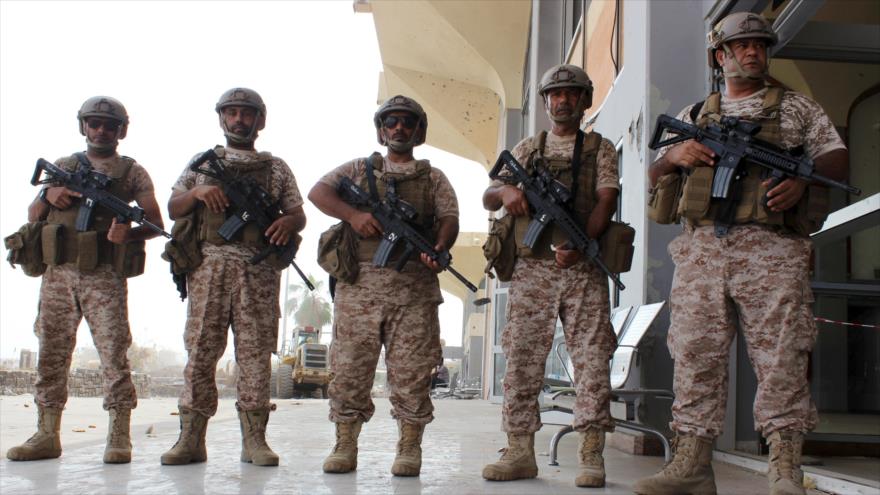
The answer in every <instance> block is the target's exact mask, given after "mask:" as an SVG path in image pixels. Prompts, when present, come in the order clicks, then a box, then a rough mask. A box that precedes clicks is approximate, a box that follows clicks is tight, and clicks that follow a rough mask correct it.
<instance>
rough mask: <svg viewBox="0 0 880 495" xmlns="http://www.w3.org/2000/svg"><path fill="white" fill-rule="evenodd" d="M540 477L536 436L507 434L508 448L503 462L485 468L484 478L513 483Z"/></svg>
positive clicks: (532, 434)
mask: <svg viewBox="0 0 880 495" xmlns="http://www.w3.org/2000/svg"><path fill="white" fill-rule="evenodd" d="M536 476H538V464H537V463H536V462H535V434H534V433H525V434H515V433H508V434H507V448H506V449H504V454H503V455H502V456H501V460H499V461H498V462H496V463H493V464H487V465H486V466H485V467H484V468H483V478H486V479H487V480H490V481H511V480H518V479H523V478H534V477H536Z"/></svg>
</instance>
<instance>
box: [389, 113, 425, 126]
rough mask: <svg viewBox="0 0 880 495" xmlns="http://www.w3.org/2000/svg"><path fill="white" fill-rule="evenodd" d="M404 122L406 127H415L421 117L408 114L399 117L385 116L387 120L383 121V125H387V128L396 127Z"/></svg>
mask: <svg viewBox="0 0 880 495" xmlns="http://www.w3.org/2000/svg"><path fill="white" fill-rule="evenodd" d="M398 122H399V123H401V124H403V127H404V129H415V128H416V126H417V125H418V124H419V119H417V118H416V117H412V116H409V115H407V116H406V117H397V116H394V115H390V116H388V117H385V120H383V121H382V125H384V126H385V128H386V129H394V128H395V127H397V123H398Z"/></svg>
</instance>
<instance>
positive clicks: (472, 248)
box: [355, 0, 880, 456]
mask: <svg viewBox="0 0 880 495" xmlns="http://www.w3.org/2000/svg"><path fill="white" fill-rule="evenodd" d="M355 8H356V10H361V11H371V12H372V14H373V16H374V19H375V22H376V29H377V35H378V38H379V43H380V49H381V52H382V59H383V63H384V70H385V72H384V74H383V75H382V76H381V82H380V88H382V89H381V90H380V93H382V92H383V91H384V94H380V95H379V96H380V99H381V97H382V96H384V95H386V94H394V93H397V92H403V93H408V94H411V95H413V96H414V97H416V98H417V99H418V100H419V101H422V102H426V107H427V109H428V112H429V113H430V114H431V116H432V119H433V120H432V127H434V126H435V123H434V122H437V119H436V118H435V115H438V116H439V119H440V121H441V124H439V125H437V126H436V127H434V129H431V130H429V134H428V140H427V142H428V144H430V145H433V146H436V147H439V148H443V149H446V150H447V151H451V152H453V153H456V154H458V155H460V156H463V157H465V158H469V159H471V160H474V161H475V162H477V163H478V164H480V165H482V166H483V167H484V168H486V170H488V169H489V168H490V167H491V166H492V164H494V158H495V157H496V156H497V154H498V152H500V151H501V150H503V149H510V148H512V147H513V145H514V144H516V143H517V142H518V141H519V140H520V139H522V138H523V137H525V136H528V135H532V134H534V133H535V132H537V131H539V130H541V129H547V128H549V122H548V120H547V117H546V115H545V112H544V109H543V106H542V105H543V102H542V101H541V98H540V97H539V96H537V95H536V87H537V83H538V80H539V78H540V77H541V75H542V74H543V72H544V71H545V70H546V69H547V68H549V67H551V66H553V65H555V64H558V63H562V62H567V63H572V64H575V65H578V66H581V67H584V68H585V69H586V70H587V72H588V74H589V75H590V77H591V78H592V80H593V82H594V86H595V94H594V98H593V107H592V108H591V109H589V110H588V111H587V117H586V119H585V122H584V127H589V128H591V129H593V130H595V131H597V132H599V133H601V134H602V135H603V136H604V137H606V138H608V139H610V140H611V141H612V142H613V143H615V144H616V145H617V149H618V153H619V156H620V185H621V195H620V203H619V209H618V210H619V211H618V218H619V219H621V220H623V221H625V222H627V223H630V224H631V225H632V226H634V227H635V229H636V232H637V234H636V242H635V256H634V260H633V265H632V269H631V271H630V272H628V273H626V274H623V275H622V281H623V282H624V284H625V285H626V287H627V288H626V290H625V291H623V292H618V291H614V290H613V287H612V305H613V306H615V307H625V306H638V305H644V304H650V303H655V302H661V301H665V300H666V299H667V298H668V295H669V289H670V285H671V280H672V272H673V266H672V262H671V260H670V258H669V255H668V254H667V251H666V246H667V244H668V243H669V242H670V241H671V240H672V239H673V238H674V237H675V236H676V235H677V234H678V233H679V232H680V229H681V227H679V226H675V225H672V226H664V225H658V224H654V223H652V222H650V221H649V220H648V219H647V216H646V206H645V205H646V199H647V189H648V185H647V176H646V170H647V167H648V165H649V164H650V163H651V162H652V161H653V159H654V157H655V152H653V151H651V150H649V149H648V148H647V144H648V142H649V140H650V138H651V134H652V132H653V128H654V122H655V121H656V119H657V117H658V116H659V115H661V114H670V115H673V116H674V115H675V114H677V113H678V112H679V111H680V110H681V109H682V108H683V107H685V106H686V105H688V104H691V103H694V102H696V101H700V100H703V99H705V98H706V96H707V95H708V94H709V92H710V91H712V90H715V89H718V88H719V84H720V83H721V81H720V80H719V79H717V78H715V77H714V76H713V74H712V72H711V71H710V69H709V67H708V65H707V54H706V32H707V31H708V30H709V28H710V26H712V25H713V24H714V23H715V22H716V21H717V20H719V19H721V18H722V17H724V16H725V15H727V14H729V13H732V12H737V11H752V12H759V13H762V14H764V15H765V16H766V17H767V18H768V19H771V20H772V21H773V26H774V30H775V31H776V32H777V33H778V35H779V40H780V41H779V43H778V45H776V46H775V47H773V53H772V55H773V58H772V61H771V64H770V75H771V77H772V78H773V79H775V80H776V81H777V82H778V83H780V84H783V85H785V86H787V87H790V88H792V89H794V90H797V91H800V92H802V93H805V94H806V95H808V96H810V97H811V98H813V99H814V100H816V101H817V102H818V103H820V104H821V105H822V106H823V108H825V110H826V111H827V112H828V114H829V116H830V117H831V119H832V120H833V122H834V124H835V126H836V127H837V129H838V131H839V133H840V135H841V136H842V137H843V138H844V141H845V142H846V143H847V146H848V147H849V151H850V177H849V183H850V184H852V185H854V186H856V187H859V188H860V189H861V190H862V194H861V195H860V196H853V195H849V194H847V193H845V192H842V191H832V210H833V212H832V214H831V215H830V216H829V218H828V220H827V221H826V223H825V226H824V228H823V230H822V231H820V232H818V233H817V234H815V235H814V236H813V239H814V244H815V253H814V257H813V260H812V266H811V272H812V286H813V292H814V294H815V299H816V302H815V306H814V312H815V315H816V316H817V317H818V318H821V320H819V337H818V340H817V343H816V346H815V349H814V351H813V355H812V358H811V359H812V361H811V371H810V372H811V384H812V393H813V398H814V400H815V401H816V404H817V406H818V408H819V411H820V418H821V424H820V426H819V427H818V429H817V430H816V431H815V432H813V433H812V434H810V435H809V436H808V451H810V449H811V448H812V449H813V451H816V452H819V451H821V452H824V453H839V454H853V453H855V454H858V455H873V456H877V455H880V158H878V157H880V150H878V146H880V9H878V8H877V6H876V3H875V2H873V1H870V0H866V1H848V2H846V8H841V6H840V2H834V1H805V0H664V1H663V2H647V1H629V0H626V1H624V0H592V1H589V0H587V1H581V0H559V1H538V0H533V1H530V2H526V1H507V2H506V1H498V2H494V1H490V2H463V1H421V2H415V1H414V2H400V3H397V2H387V1H375V0H373V1H369V2H367V1H358V2H355ZM401 20H403V22H396V23H394V24H392V21H401ZM392 27H393V29H392ZM413 37H418V38H419V39H420V40H421V38H423V37H427V39H425V40H421V41H419V42H418V43H413V42H412V39H413ZM407 41H409V42H408V43H407ZM438 84H439V85H440V86H442V87H439V88H438ZM480 235H482V234H479V233H473V234H470V233H468V234H463V237H464V238H465V239H466V242H465V243H464V245H462V246H460V247H457V248H456V249H458V251H457V252H456V253H455V256H456V263H459V260H461V259H465V258H468V259H473V258H474V257H476V258H477V259H478V260H479V259H480V257H481V252H480V251H479V249H478V241H479V239H480V237H479V236H480ZM468 239H470V240H469V241H468ZM479 265H480V263H477V262H473V266H479ZM470 274H471V275H472V276H473V279H476V278H478V277H479V276H480V272H477V271H472V272H471V273H470ZM452 285H453V284H446V286H452ZM480 287H481V291H480V293H478V294H477V295H476V296H465V295H462V297H463V300H465V303H466V304H465V315H464V321H463V339H462V341H463V347H464V351H465V359H464V361H465V363H464V364H463V367H462V376H463V377H466V378H467V379H468V380H469V381H470V383H471V385H473V384H475V383H477V382H479V385H480V386H481V387H482V389H483V392H484V396H485V397H486V398H489V399H492V400H497V401H500V396H501V379H502V378H503V374H504V363H505V360H504V355H503V353H502V351H501V346H500V343H501V329H502V328H503V326H504V323H505V322H506V315H505V307H506V298H507V294H506V287H505V285H504V284H499V283H497V282H496V281H494V280H491V279H484V280H483V281H482V283H481V285H480ZM444 288H445V286H444ZM475 299H478V300H479V299H482V300H483V301H485V300H486V299H488V301H489V302H490V303H489V304H485V305H481V306H475V305H473V304H471V303H472V302H473V301H474V300H475ZM668 325H669V315H668V311H667V310H664V311H662V312H661V313H660V314H659V316H658V317H657V319H656V320H655V321H654V323H653V325H652V327H651V329H650V331H649V334H648V335H647V337H646V338H645V339H643V341H642V344H641V345H640V346H639V349H638V359H637V360H636V363H637V368H636V369H635V371H634V372H633V373H632V374H631V376H630V379H629V381H628V382H627V385H626V386H627V387H643V388H666V389H668V388H670V387H671V381H672V362H671V359H670V357H669V353H668V351H667V348H666V331H667V327H668ZM476 353H481V356H480V359H476V357H475V355H476ZM478 365H479V367H480V370H479V372H477V370H476V369H475V368H476V367H477V366H478ZM564 365H565V356H564V354H562V353H559V354H557V353H556V352H552V353H551V356H550V359H549V360H548V377H549V378H551V379H553V380H557V379H558V380H560V381H563V382H564V381H565V375H564V373H562V372H561V370H562V367H563V366H564ZM755 388H756V380H755V375H754V373H753V372H752V369H751V366H750V364H749V361H748V356H747V355H746V352H745V346H744V342H743V340H742V337H741V336H740V337H738V340H737V343H736V345H735V346H733V349H732V350H731V360H730V384H729V390H728V410H727V420H726V425H725V433H724V435H723V436H722V437H721V438H720V439H719V441H718V442H717V444H716V448H718V449H720V450H725V451H742V452H748V453H761V452H762V451H764V449H765V447H764V445H763V444H762V440H761V438H760V436H759V435H758V434H757V433H756V432H755V431H754V423H753V420H752V411H751V408H752V401H753V398H754V393H755ZM669 406H670V403H669V401H668V400H654V401H652V400H646V401H644V402H643V403H642V404H641V406H640V407H639V411H638V413H639V416H640V419H641V420H642V421H644V422H646V423H650V424H652V425H654V426H656V427H659V428H663V427H665V425H666V423H667V422H668V421H669V418H670V413H669Z"/></svg>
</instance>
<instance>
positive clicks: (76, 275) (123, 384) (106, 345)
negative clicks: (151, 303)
mask: <svg viewBox="0 0 880 495" xmlns="http://www.w3.org/2000/svg"><path fill="white" fill-rule="evenodd" d="M117 159H119V156H118V155H116V156H114V157H110V158H95V159H91V162H92V166H93V169H94V170H95V171H96V172H100V173H108V172H110V170H111V169H112V168H113V166H114V163H115V162H116V160H117ZM57 161H58V160H56V162H57ZM123 187H124V188H125V189H126V190H127V191H130V192H131V197H135V198H136V197H140V196H141V195H143V194H152V193H153V182H152V181H151V180H150V176H149V174H147V171H146V170H145V169H144V168H143V167H142V166H141V165H139V164H137V163H134V164H132V166H131V168H130V169H129V171H128V174H127V175H126V177H125V183H124V185H123ZM83 317H85V319H86V322H87V323H88V325H89V329H90V330H91V332H92V340H93V341H94V343H95V348H96V349H97V350H98V356H99V358H100V359H101V371H102V374H103V375H104V409H107V410H109V409H111V408H123V409H133V408H134V407H136V406H137V395H136V394H135V389H134V384H133V383H132V381H131V368H130V367H129V362H128V356H127V352H128V347H129V346H130V345H131V330H130V328H129V326H128V285H127V284H126V280H125V278H124V277H123V276H121V275H119V274H117V273H115V272H114V271H113V270H112V269H111V267H110V265H106V264H105V265H98V267H96V268H95V269H94V270H93V271H90V272H81V271H80V270H79V269H77V268H76V265H75V264H74V263H65V264H63V265H58V266H48V267H47V268H46V273H44V274H43V281H42V284H41V286H40V305H39V313H38V314H37V320H36V322H35V323H34V333H35V334H36V335H37V338H38V339H39V341H40V350H39V361H38V362H37V382H36V384H35V385H34V402H36V403H37V404H39V405H40V406H43V407H56V408H59V409H60V408H63V407H64V404H65V403H66V402H67V377H68V373H69V371H70V363H71V359H72V357H73V350H74V347H75V346H76V332H77V328H78V327H79V323H80V321H81V320H82V318H83Z"/></svg>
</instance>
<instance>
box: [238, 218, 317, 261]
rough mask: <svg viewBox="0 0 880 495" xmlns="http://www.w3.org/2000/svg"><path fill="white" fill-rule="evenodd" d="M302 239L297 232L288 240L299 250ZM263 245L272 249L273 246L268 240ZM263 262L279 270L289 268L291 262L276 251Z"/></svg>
mask: <svg viewBox="0 0 880 495" xmlns="http://www.w3.org/2000/svg"><path fill="white" fill-rule="evenodd" d="M254 227H256V225H255V226H254ZM256 230H257V232H259V229H256ZM245 232H247V230H245ZM260 239H263V235H262V234H260ZM302 240H303V238H302V236H300V235H299V234H297V233H294V234H293V235H292V236H291V237H290V240H289V241H287V242H288V243H293V244H294V245H295V246H296V247H297V250H299V245H300V244H301V243H302ZM262 245H263V249H271V246H270V245H269V243H268V242H265V241H264V242H263V243H262ZM261 263H263V264H266V265H269V266H271V267H272V268H274V269H275V270H278V271H281V270H284V269H285V268H287V267H288V266H290V262H289V261H287V262H285V261H284V260H283V259H281V257H280V256H278V254H276V253H271V254H270V255H269V256H267V257H266V259H264V260H263V261H261Z"/></svg>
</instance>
